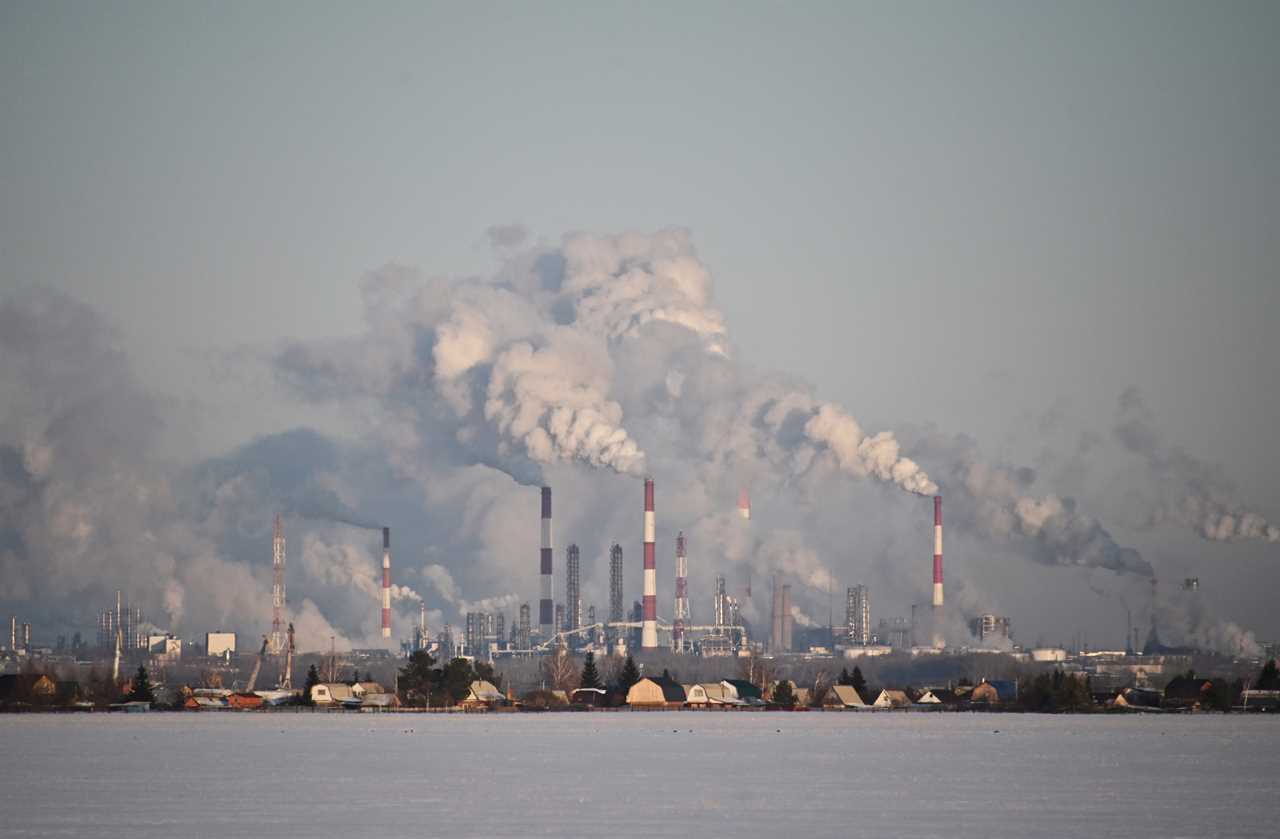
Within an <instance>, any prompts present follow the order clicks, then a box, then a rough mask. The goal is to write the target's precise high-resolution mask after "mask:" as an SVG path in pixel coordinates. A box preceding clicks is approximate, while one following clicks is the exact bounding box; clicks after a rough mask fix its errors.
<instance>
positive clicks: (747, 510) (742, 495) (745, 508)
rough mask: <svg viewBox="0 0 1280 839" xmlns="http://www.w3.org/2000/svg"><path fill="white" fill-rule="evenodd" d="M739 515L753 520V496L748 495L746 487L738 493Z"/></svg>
mask: <svg viewBox="0 0 1280 839" xmlns="http://www.w3.org/2000/svg"><path fill="white" fill-rule="evenodd" d="M738 515H740V516H742V518H744V519H746V520H748V521H750V520H751V496H750V495H749V494H748V493H747V488H746V487H743V488H742V491H741V492H739V493H738Z"/></svg>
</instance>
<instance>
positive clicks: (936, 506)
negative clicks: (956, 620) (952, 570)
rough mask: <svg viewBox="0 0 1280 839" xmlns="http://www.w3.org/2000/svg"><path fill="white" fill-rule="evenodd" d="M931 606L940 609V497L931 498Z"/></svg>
mask: <svg viewBox="0 0 1280 839" xmlns="http://www.w3.org/2000/svg"><path fill="white" fill-rule="evenodd" d="M933 606H934V608H935V609H941V608H942V496H941V495H935V496H933Z"/></svg>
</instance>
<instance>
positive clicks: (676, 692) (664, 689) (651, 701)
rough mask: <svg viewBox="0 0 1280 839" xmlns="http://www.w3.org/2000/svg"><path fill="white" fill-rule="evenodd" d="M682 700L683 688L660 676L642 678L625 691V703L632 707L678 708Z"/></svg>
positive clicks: (683, 699) (683, 696)
mask: <svg viewBox="0 0 1280 839" xmlns="http://www.w3.org/2000/svg"><path fill="white" fill-rule="evenodd" d="M684 702H685V695H684V688H683V687H681V686H680V684H679V683H678V682H675V681H672V680H671V679H664V678H663V677H661V676H653V677H646V678H643V679H641V680H640V681H638V682H636V683H635V684H634V685H632V686H631V689H630V690H628V691H627V704H628V705H630V706H632V707H634V708H679V707H681V706H682V705H684Z"/></svg>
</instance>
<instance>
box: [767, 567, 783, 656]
mask: <svg viewBox="0 0 1280 839" xmlns="http://www.w3.org/2000/svg"><path fill="white" fill-rule="evenodd" d="M769 617H770V626H769V649H770V650H772V651H773V652H778V651H779V650H781V649H782V587H781V586H779V585H778V575H777V574H774V575H773V601H772V608H771V609H770V615H769Z"/></svg>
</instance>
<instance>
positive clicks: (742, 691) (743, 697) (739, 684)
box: [720, 679, 764, 705]
mask: <svg viewBox="0 0 1280 839" xmlns="http://www.w3.org/2000/svg"><path fill="white" fill-rule="evenodd" d="M720 684H721V685H723V686H724V689H725V695H726V696H731V697H732V698H734V699H736V700H739V701H740V702H741V703H742V704H744V705H761V704H763V703H764V696H763V695H762V693H761V691H760V688H758V687H756V686H755V685H753V684H752V683H751V682H748V681H747V680H746V679H724V680H723V681H721V682H720Z"/></svg>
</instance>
